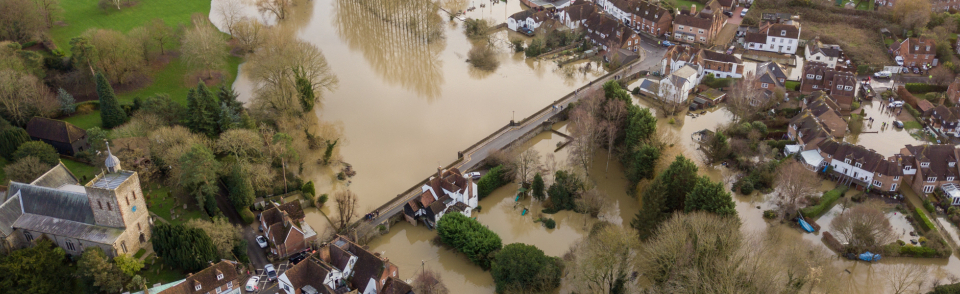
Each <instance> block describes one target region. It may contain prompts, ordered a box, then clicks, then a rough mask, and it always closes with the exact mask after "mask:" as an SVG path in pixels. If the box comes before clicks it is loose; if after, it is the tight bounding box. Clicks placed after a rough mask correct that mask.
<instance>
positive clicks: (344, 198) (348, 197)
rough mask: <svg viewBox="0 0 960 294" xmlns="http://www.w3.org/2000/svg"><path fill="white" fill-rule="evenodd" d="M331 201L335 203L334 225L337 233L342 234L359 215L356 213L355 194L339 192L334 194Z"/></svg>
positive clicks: (348, 191)
mask: <svg viewBox="0 0 960 294" xmlns="http://www.w3.org/2000/svg"><path fill="white" fill-rule="evenodd" d="M333 201H334V202H336V203H337V216H336V218H335V219H334V224H335V225H336V227H337V232H341V233H342V232H345V231H346V230H347V228H348V227H349V226H350V224H351V223H353V219H354V218H356V217H357V216H358V215H359V214H358V212H357V209H358V206H357V194H355V193H353V192H352V191H350V190H345V191H340V192H337V193H336V194H334V196H333Z"/></svg>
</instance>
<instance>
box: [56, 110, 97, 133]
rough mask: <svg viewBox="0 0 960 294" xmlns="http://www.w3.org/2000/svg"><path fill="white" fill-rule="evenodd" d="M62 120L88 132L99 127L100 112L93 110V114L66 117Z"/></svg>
mask: <svg viewBox="0 0 960 294" xmlns="http://www.w3.org/2000/svg"><path fill="white" fill-rule="evenodd" d="M63 120H64V121H66V122H68V123H71V124H73V125H75V126H77V127H78V128H81V129H84V130H88V129H90V128H92V127H99V126H100V111H99V110H94V111H93V112H90V113H87V114H81V115H74V116H71V117H66V118H63Z"/></svg>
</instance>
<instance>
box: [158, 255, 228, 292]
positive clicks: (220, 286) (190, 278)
mask: <svg viewBox="0 0 960 294" xmlns="http://www.w3.org/2000/svg"><path fill="white" fill-rule="evenodd" d="M237 265H238V264H237V263H236V262H233V261H229V260H223V261H220V262H218V263H216V264H211V265H210V267H208V268H205V269H203V270H201V271H199V272H197V273H195V274H188V275H187V278H186V279H184V280H182V281H180V282H179V283H178V284H176V285H174V286H172V287H170V288H167V289H165V290H162V291H160V292H158V294H201V293H202V294H240V288H241V287H242V286H241V284H240V283H241V282H240V274H238V273H237ZM150 293H153V292H150Z"/></svg>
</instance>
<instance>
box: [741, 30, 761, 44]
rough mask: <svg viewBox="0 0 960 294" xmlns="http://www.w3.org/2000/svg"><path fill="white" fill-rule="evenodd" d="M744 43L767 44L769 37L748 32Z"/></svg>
mask: <svg viewBox="0 0 960 294" xmlns="http://www.w3.org/2000/svg"><path fill="white" fill-rule="evenodd" d="M744 41H746V42H747V43H766V42H767V35H766V34H763V33H754V32H748V33H747V36H746V37H744Z"/></svg>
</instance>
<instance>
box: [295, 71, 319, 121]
mask: <svg viewBox="0 0 960 294" xmlns="http://www.w3.org/2000/svg"><path fill="white" fill-rule="evenodd" d="M296 85H297V96H298V97H300V106H302V107H303V111H304V112H309V111H313V105H314V104H315V103H316V95H315V94H314V93H313V84H311V83H310V80H307V79H306V78H304V77H302V76H300V75H297V78H296Z"/></svg>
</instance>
